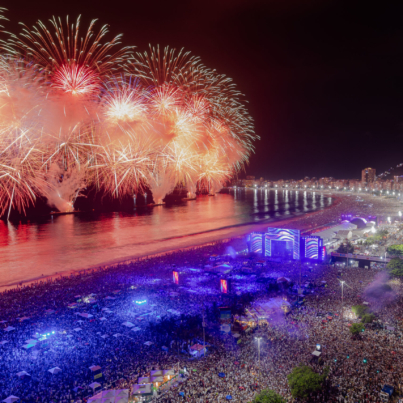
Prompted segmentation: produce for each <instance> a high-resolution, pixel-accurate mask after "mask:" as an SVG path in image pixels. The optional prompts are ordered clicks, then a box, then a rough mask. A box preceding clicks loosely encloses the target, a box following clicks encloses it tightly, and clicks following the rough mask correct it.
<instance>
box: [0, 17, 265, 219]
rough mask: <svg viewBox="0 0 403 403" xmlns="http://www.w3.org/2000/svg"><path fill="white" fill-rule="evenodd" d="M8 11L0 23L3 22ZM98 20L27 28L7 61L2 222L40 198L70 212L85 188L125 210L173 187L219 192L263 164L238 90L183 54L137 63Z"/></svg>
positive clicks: (145, 56)
mask: <svg viewBox="0 0 403 403" xmlns="http://www.w3.org/2000/svg"><path fill="white" fill-rule="evenodd" d="M2 11H3V10H0V19H4V17H2V15H1V12H2ZM95 23H96V20H93V21H92V22H91V23H90V25H89V28H88V30H87V31H86V32H85V34H84V36H83V37H81V31H80V29H81V27H80V25H81V22H80V17H79V18H78V19H77V21H76V22H75V23H73V24H70V23H69V20H68V18H67V19H66V24H63V23H62V20H61V19H60V18H53V19H51V20H50V25H49V27H47V26H46V24H45V23H43V22H41V21H39V22H38V23H37V24H36V25H35V26H34V27H33V28H32V29H29V28H28V27H27V26H25V25H23V30H22V33H21V34H20V35H15V34H10V38H9V39H8V41H5V42H4V41H3V54H2V55H0V215H2V214H4V213H5V212H6V211H7V210H8V211H10V210H11V209H12V208H17V209H18V210H20V211H21V212H24V211H25V209H26V207H27V206H28V204H30V203H35V200H36V197H37V196H38V195H41V196H44V197H46V198H47V199H48V203H49V205H51V206H54V207H56V208H57V209H58V210H60V211H69V210H71V209H72V206H73V203H74V200H75V198H76V197H78V196H79V195H80V192H81V190H82V189H83V188H84V187H86V186H94V187H95V188H97V189H99V190H102V191H104V192H106V193H109V194H110V195H111V196H113V197H115V198H121V197H123V196H125V195H130V196H133V195H134V194H135V193H136V192H138V191H144V190H145V189H146V188H150V189H151V191H152V193H153V197H154V200H155V202H156V203H161V202H162V199H163V198H164V196H165V195H166V194H167V193H169V192H171V191H172V190H173V189H174V188H175V186H178V185H180V186H187V188H188V190H189V196H190V197H192V196H193V195H195V190H196V188H197V185H198V184H202V185H203V186H204V187H206V188H209V189H210V191H211V192H214V191H217V190H219V189H220V188H221V187H222V186H223V183H224V182H225V181H226V180H228V179H229V178H230V177H231V176H232V175H233V174H234V173H236V172H237V171H239V170H240V169H242V168H243V166H244V164H245V163H247V161H248V158H249V156H250V154H251V153H252V152H253V142H254V141H255V140H256V139H257V138H258V137H257V136H256V135H255V134H254V129H253V121H252V119H251V117H250V116H249V114H248V112H247V110H246V108H245V105H244V101H243V95H242V94H241V93H240V92H239V91H238V90H237V88H236V86H235V84H234V83H233V82H232V80H231V79H230V78H228V77H226V76H224V75H220V74H218V73H217V72H216V71H215V70H212V69H209V68H207V67H206V66H204V65H203V64H202V62H201V60H200V58H198V57H195V56H191V55H190V53H189V52H184V51H183V50H181V51H179V52H177V51H176V50H175V49H170V48H165V49H164V50H163V51H161V50H160V49H159V47H156V48H153V47H150V49H149V51H148V52H144V53H133V48H132V47H123V48H122V47H121V46H120V42H121V35H118V36H116V37H115V38H112V39H111V40H110V41H105V39H106V36H107V34H108V29H107V26H105V25H104V26H103V27H101V29H100V30H99V31H96V30H95Z"/></svg>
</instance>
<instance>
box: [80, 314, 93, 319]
mask: <svg viewBox="0 0 403 403" xmlns="http://www.w3.org/2000/svg"><path fill="white" fill-rule="evenodd" d="M80 316H81V317H82V318H86V319H91V318H93V317H94V315H91V314H90V313H80Z"/></svg>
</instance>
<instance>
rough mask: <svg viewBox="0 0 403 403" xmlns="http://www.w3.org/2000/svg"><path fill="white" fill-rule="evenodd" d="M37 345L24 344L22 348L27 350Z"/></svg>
mask: <svg viewBox="0 0 403 403" xmlns="http://www.w3.org/2000/svg"><path fill="white" fill-rule="evenodd" d="M32 347H35V344H24V345H23V346H22V348H25V350H29V349H30V348H32Z"/></svg>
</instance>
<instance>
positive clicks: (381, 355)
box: [0, 203, 403, 403]
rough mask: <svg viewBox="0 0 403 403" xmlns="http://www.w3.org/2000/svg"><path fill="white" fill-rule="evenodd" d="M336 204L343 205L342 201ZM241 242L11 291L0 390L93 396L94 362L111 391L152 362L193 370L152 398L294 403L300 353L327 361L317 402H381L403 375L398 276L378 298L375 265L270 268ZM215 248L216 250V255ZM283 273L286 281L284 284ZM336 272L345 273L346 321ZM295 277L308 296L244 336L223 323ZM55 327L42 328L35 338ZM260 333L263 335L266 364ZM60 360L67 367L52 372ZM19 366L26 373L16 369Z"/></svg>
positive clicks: (289, 292)
mask: <svg viewBox="0 0 403 403" xmlns="http://www.w3.org/2000/svg"><path fill="white" fill-rule="evenodd" d="M353 207H354V203H352V206H351V208H352V209H353ZM340 208H341V207H340ZM334 209H336V210H335V211H336V212H337V213H340V212H338V210H337V209H338V207H337V206H336V207H334ZM332 210H333V209H329V210H324V211H323V212H321V213H319V214H315V215H312V216H306V217H305V216H304V217H301V218H300V220H299V222H298V221H297V224H296V225H298V226H299V225H301V226H306V224H307V221H306V220H313V221H312V222H311V224H310V225H311V226H316V225H318V224H319V223H323V222H324V221H325V220H328V219H329V217H330V214H332V217H333V216H334V211H333V212H332ZM330 212H332V213H330ZM356 212H357V213H358V212H359V208H358V205H357V211H356ZM353 213H354V211H353ZM320 214H323V215H325V217H324V216H322V217H320ZM328 214H329V217H328V216H327V215H328ZM318 216H319V218H316V217H318ZM243 249H244V245H243V241H242V240H238V241H234V242H231V243H221V242H219V243H216V244H212V245H208V246H205V247H201V248H194V249H187V250H184V251H178V252H175V253H172V254H167V255H161V256H157V257H153V258H146V259H139V260H137V261H135V262H132V263H129V264H120V265H117V266H114V267H109V268H99V269H97V270H91V271H86V272H83V273H79V274H74V275H71V276H69V277H59V278H56V279H51V280H48V281H42V282H39V283H35V284H31V285H27V286H21V287H18V288H16V289H11V290H7V291H5V292H3V293H2V294H0V326H1V328H0V362H1V365H0V398H1V399H0V400H3V399H5V398H6V397H7V396H10V395H14V396H17V397H19V398H20V399H21V401H24V402H62V403H65V402H66V403H67V402H82V401H86V400H87V399H88V397H90V396H92V395H93V394H94V393H96V391H94V390H93V388H91V386H90V385H91V384H92V383H93V382H94V374H93V373H92V372H91V370H90V369H89V368H90V367H91V366H93V365H96V366H100V367H101V372H102V377H101V378H100V379H98V380H99V381H101V382H100V383H101V384H102V388H104V389H108V388H128V389H131V388H132V387H133V385H134V384H135V383H137V380H138V378H139V377H141V376H147V375H148V374H149V373H150V371H151V370H154V369H170V368H174V369H175V371H176V372H177V369H178V368H181V369H184V368H186V371H185V374H184V376H183V377H179V376H178V377H176V378H175V380H174V381H172V382H171V383H170V384H169V387H165V388H162V389H160V390H159V391H158V392H157V394H156V395H155V396H154V399H155V400H156V401H158V402H161V403H173V402H184V401H186V402H193V403H202V402H203V403H207V402H224V401H226V400H227V399H228V398H227V396H231V398H232V401H234V402H250V401H252V400H253V398H254V396H255V395H256V393H258V391H260V390H262V389H266V388H270V389H273V390H274V391H276V392H277V393H279V394H280V395H282V396H283V397H284V398H285V399H286V400H287V401H292V400H293V399H292V397H291V392H290V388H289V385H288V382H287V375H288V374H289V373H290V372H291V370H292V368H293V367H295V366H296V365H298V364H299V363H304V364H307V365H310V366H312V368H313V369H314V370H315V371H317V372H322V371H323V369H324V367H325V366H329V367H330V373H329V376H328V378H327V380H326V383H325V385H324V387H323V389H322V390H321V391H320V392H319V393H317V394H315V395H313V396H311V397H310V399H309V400H310V401H317V402H349V403H350V402H351V403H353V402H361V403H362V402H377V401H379V397H378V396H379V392H380V389H381V387H382V386H383V385H384V384H385V383H387V384H391V385H393V386H394V387H396V388H399V387H400V383H401V380H400V377H401V374H402V373H403V363H402V354H403V350H402V348H401V346H400V344H401V343H400V337H401V333H400V324H401V320H402V318H403V308H402V307H403V305H402V293H401V284H400V282H398V281H396V280H395V281H393V282H392V288H393V298H392V299H391V298H388V299H387V300H386V299H384V298H383V297H382V296H378V297H375V298H372V299H371V298H369V297H368V298H367V294H366V289H367V288H368V286H369V285H370V283H373V284H375V285H376V284H377V282H380V281H383V282H385V281H386V280H385V279H383V280H380V279H379V278H378V273H379V270H377V269H376V268H373V269H361V268H358V267H349V268H345V267H338V266H335V265H328V264H312V263H311V264H302V265H301V266H300V265H299V263H298V262H291V261H288V262H284V261H283V262H278V261H267V262H265V264H264V266H263V267H261V266H260V262H259V265H257V263H258V260H260V259H261V258H259V257H249V256H247V255H245V254H243V253H236V252H235V251H241V250H243ZM212 256H214V258H213V259H216V256H217V257H218V258H217V259H218V260H215V261H212ZM218 261H219V262H221V263H224V262H228V263H229V265H230V266H231V267H232V271H231V272H230V273H227V274H226V276H227V277H228V278H229V279H231V280H232V292H231V294H230V295H225V294H222V293H220V288H219V279H220V277H221V276H222V272H219V271H215V269H214V267H212V266H214V265H216V264H217V262H218ZM245 268H246V269H249V271H246V272H245ZM173 270H176V271H178V272H179V276H180V282H179V284H174V282H173V280H172V271H173ZM279 277H285V278H287V279H288V283H287V284H284V283H283V285H279V284H278V283H277V281H276V279H277V278H279ZM341 279H342V280H345V281H346V284H345V286H344V288H343V291H344V294H343V296H344V298H343V301H344V318H343V319H341V311H342V304H341V286H340V280H341ZM300 280H302V283H307V284H309V287H308V288H307V289H306V291H305V294H304V296H303V298H304V304H303V305H302V306H301V307H299V308H298V307H295V308H294V309H293V310H292V311H291V312H290V313H289V314H288V315H285V314H284V313H283V312H282V311H279V312H277V313H276V314H273V316H272V317H271V318H269V320H268V322H267V323H266V322H265V321H263V322H260V323H259V324H257V326H255V327H252V328H250V329H251V330H250V329H245V328H240V327H237V328H236V330H234V332H239V333H240V334H241V336H240V337H239V338H235V337H234V336H233V334H232V333H225V332H222V331H221V328H220V317H219V310H218V307H220V306H230V307H232V309H233V313H234V312H235V311H237V310H239V311H241V312H242V311H243V309H244V307H245V306H248V305H251V306H253V305H254V304H256V303H258V302H260V301H266V300H268V299H269V298H271V297H278V298H284V299H287V300H288V301H289V302H290V303H293V302H295V300H296V298H297V297H296V294H295V288H296V287H295V286H294V285H295V284H297V283H299V282H300ZM389 297H390V296H389ZM301 298H302V297H301ZM366 299H367V300H368V301H369V303H370V306H372V308H373V309H374V310H376V315H377V318H378V319H379V322H377V324H378V326H377V327H376V326H373V327H368V328H367V329H366V330H365V332H364V333H363V334H362V336H361V337H360V338H358V339H357V340H352V339H351V336H350V333H349V326H348V325H349V324H351V323H353V322H354V321H357V320H358V319H357V318H356V317H355V315H354V314H353V313H352V311H351V306H353V305H355V304H358V303H363V301H364V300H366ZM136 301H139V302H140V301H146V302H145V303H144V304H137V303H136ZM79 314H80V315H79ZM202 315H204V316H205V322H206V342H207V344H208V354H207V356H206V357H203V358H199V359H195V358H193V357H191V356H190V355H189V351H190V347H191V346H192V345H193V344H196V343H198V344H202V343H203V331H202V325H201V323H202ZM127 322H130V323H131V324H133V326H131V325H130V326H131V327H128V326H127ZM125 323H126V325H125ZM10 327H12V328H14V329H13V330H10ZM8 330H10V331H8ZM249 330H250V331H249ZM53 332H54V333H53ZM47 333H49V336H47V337H46V340H42V341H37V343H35V342H34V343H32V342H31V343H30V341H32V340H33V339H35V340H38V337H39V338H40V336H41V335H43V334H47ZM256 336H261V337H262V341H261V345H260V365H259V360H258V346H257V343H256V341H255V337H256ZM147 342H149V343H147ZM145 343H147V344H145ZM32 344H35V345H34V346H32ZM317 344H320V345H321V346H322V360H320V361H318V360H313V356H312V351H313V350H315V346H316V345H317ZM27 345H28V346H29V345H31V347H28V348H26V347H27ZM24 346H25V347H24ZM163 347H164V349H163ZM166 350H168V351H166ZM54 367H58V368H60V369H61V372H59V373H57V374H52V373H50V372H49V369H51V368H54ZM21 371H25V372H26V373H27V374H29V375H25V376H24V375H20V376H19V375H17V374H18V373H21ZM222 373H224V374H225V376H224V377H222V376H219V374H222Z"/></svg>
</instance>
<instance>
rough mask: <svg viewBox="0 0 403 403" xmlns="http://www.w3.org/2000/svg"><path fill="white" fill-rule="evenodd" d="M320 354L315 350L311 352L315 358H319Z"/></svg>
mask: <svg viewBox="0 0 403 403" xmlns="http://www.w3.org/2000/svg"><path fill="white" fill-rule="evenodd" d="M321 354H322V353H321V352H320V351H317V350H315V351H314V352H312V355H314V356H315V357H320V355H321Z"/></svg>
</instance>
